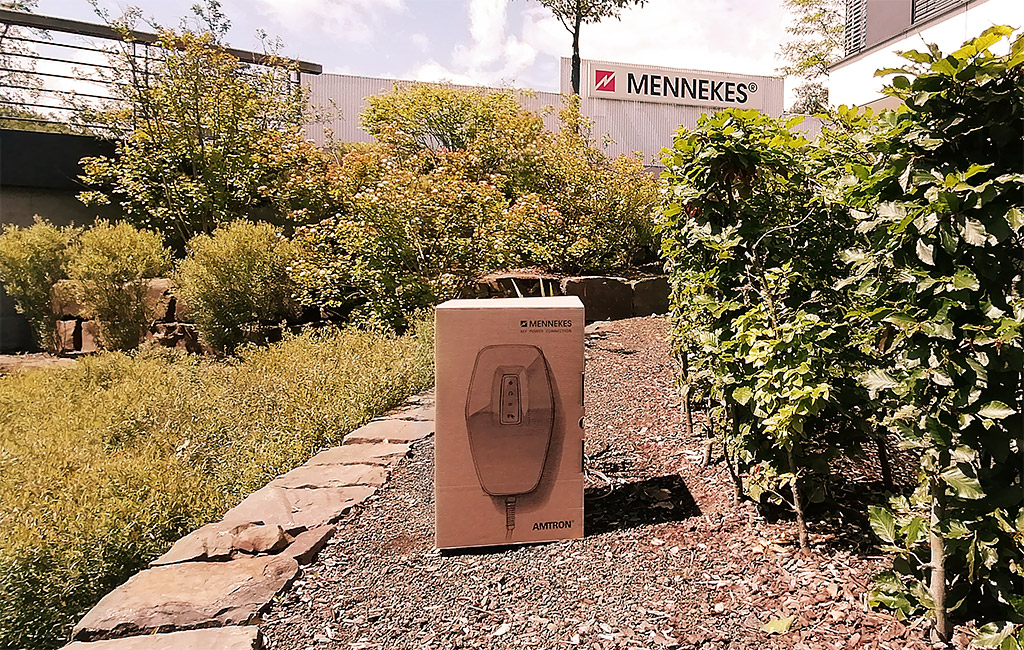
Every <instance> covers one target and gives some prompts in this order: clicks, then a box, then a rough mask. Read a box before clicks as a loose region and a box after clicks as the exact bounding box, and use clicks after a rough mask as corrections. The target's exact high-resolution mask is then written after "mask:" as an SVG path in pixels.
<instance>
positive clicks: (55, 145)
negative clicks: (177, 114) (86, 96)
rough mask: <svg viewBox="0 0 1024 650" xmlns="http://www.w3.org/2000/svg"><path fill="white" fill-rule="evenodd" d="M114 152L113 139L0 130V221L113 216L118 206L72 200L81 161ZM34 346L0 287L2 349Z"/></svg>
mask: <svg viewBox="0 0 1024 650" xmlns="http://www.w3.org/2000/svg"><path fill="white" fill-rule="evenodd" d="M113 153H114V143H113V142H109V141H106V140H100V139H98V138H94V137H91V136H82V135H69V134H65V133H41V132H36V131H15V130H10V129H0V224H3V225H7V224H14V225H19V226H27V225H31V224H32V220H33V217H34V216H35V215H39V216H40V217H44V218H46V219H48V220H49V221H50V222H51V223H54V224H56V225H62V226H63V225H69V224H75V225H87V224H89V223H92V222H93V221H94V220H95V219H96V217H97V216H102V217H107V218H115V217H116V216H117V210H116V208H107V209H97V208H92V207H87V206H85V205H82V203H81V202H80V201H78V199H76V198H75V195H76V194H77V193H78V192H80V191H82V190H83V189H84V188H83V187H82V185H81V183H79V181H78V176H79V175H80V174H81V173H82V168H81V165H80V164H79V161H80V160H81V159H82V158H84V157H86V156H101V155H107V156H109V155H113ZM34 348H35V346H34V345H33V342H32V335H31V331H30V330H29V327H28V323H27V322H26V321H25V319H24V318H22V317H21V316H20V315H19V314H18V313H17V312H16V311H15V308H14V303H13V301H12V300H11V299H10V298H9V297H8V296H7V294H6V292H4V291H3V287H0V353H10V352H26V351H31V350H33V349H34Z"/></svg>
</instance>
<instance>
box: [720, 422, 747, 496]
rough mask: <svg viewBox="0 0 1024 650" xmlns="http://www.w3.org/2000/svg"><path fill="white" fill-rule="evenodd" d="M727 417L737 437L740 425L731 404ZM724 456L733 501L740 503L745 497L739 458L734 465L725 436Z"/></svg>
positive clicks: (723, 440)
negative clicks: (731, 486) (730, 481)
mask: <svg viewBox="0 0 1024 650" xmlns="http://www.w3.org/2000/svg"><path fill="white" fill-rule="evenodd" d="M726 417H728V418H729V424H728V426H730V427H732V433H733V438H734V439H735V437H736V429H737V426H738V425H737V423H736V414H735V413H734V412H733V408H732V407H731V406H730V407H728V411H727V413H726ZM722 456H723V457H724V458H725V466H726V467H727V468H729V476H730V477H731V478H732V485H733V494H732V501H733V503H739V502H740V501H741V500H742V499H743V479H742V478H741V477H740V471H739V469H740V468H739V460H738V458H737V460H736V465H735V466H734V465H733V459H732V457H731V456H729V445H728V443H727V442H726V438H725V437H724V436H723V438H722Z"/></svg>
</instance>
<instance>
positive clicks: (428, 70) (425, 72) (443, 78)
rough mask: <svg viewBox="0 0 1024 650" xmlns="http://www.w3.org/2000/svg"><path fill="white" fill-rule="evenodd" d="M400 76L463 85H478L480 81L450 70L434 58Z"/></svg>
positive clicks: (471, 76)
mask: <svg viewBox="0 0 1024 650" xmlns="http://www.w3.org/2000/svg"><path fill="white" fill-rule="evenodd" d="M402 78H403V79H405V78H408V79H412V80H414V81H429V82H432V83H441V82H449V83H453V84H459V85H463V86H479V85H481V83H482V82H481V81H480V79H479V78H477V77H475V76H473V75H468V74H465V73H460V72H457V71H455V70H450V69H449V68H446V67H445V66H443V65H441V64H440V63H438V62H437V61H434V60H430V61H427V62H426V63H424V64H422V65H420V66H418V67H417V68H416V69H415V70H413V71H412V72H411V73H410V74H409V75H403V77H402Z"/></svg>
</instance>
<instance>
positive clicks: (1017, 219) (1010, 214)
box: [1005, 208, 1024, 232]
mask: <svg viewBox="0 0 1024 650" xmlns="http://www.w3.org/2000/svg"><path fill="white" fill-rule="evenodd" d="M1005 219H1006V223H1008V224H1010V228H1013V230H1014V232H1016V231H1018V230H1020V229H1021V227H1022V226H1024V211H1021V210H1020V209H1019V208H1010V209H1009V210H1008V211H1007V213H1006V215H1005Z"/></svg>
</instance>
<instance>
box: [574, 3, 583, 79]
mask: <svg viewBox="0 0 1024 650" xmlns="http://www.w3.org/2000/svg"><path fill="white" fill-rule="evenodd" d="M581 25H582V16H581V15H580V13H579V12H578V11H577V12H576V22H575V23H574V29H573V31H572V77H571V80H572V92H573V94H575V95H579V94H580V26H581Z"/></svg>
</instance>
